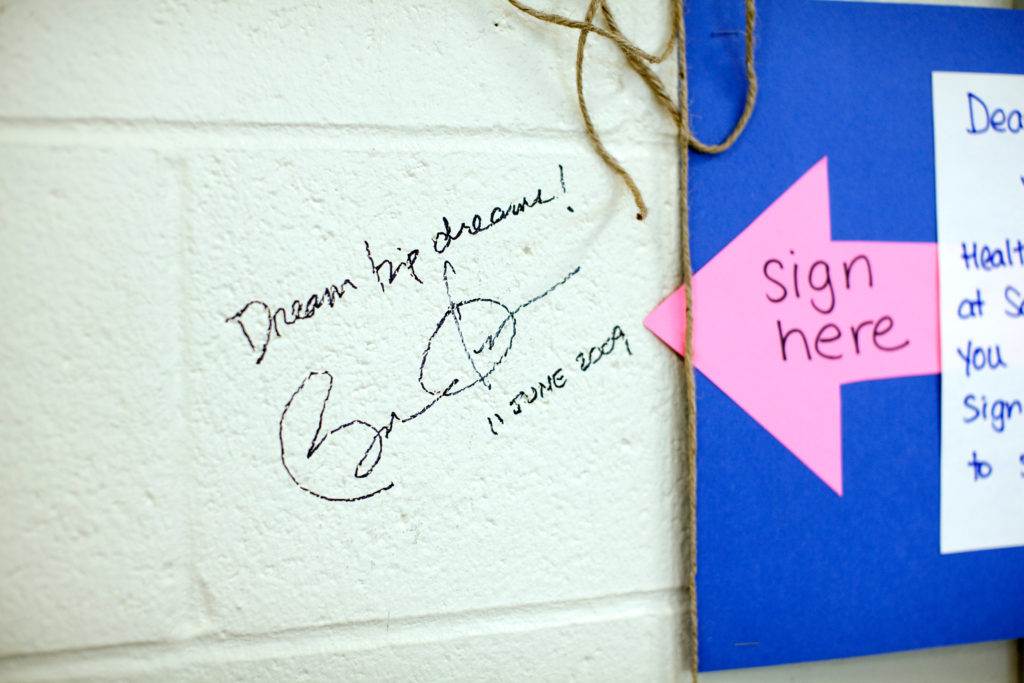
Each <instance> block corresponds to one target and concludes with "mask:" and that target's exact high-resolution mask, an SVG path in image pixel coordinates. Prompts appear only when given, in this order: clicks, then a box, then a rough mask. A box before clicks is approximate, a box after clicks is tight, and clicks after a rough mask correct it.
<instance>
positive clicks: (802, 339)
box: [644, 158, 939, 495]
mask: <svg viewBox="0 0 1024 683" xmlns="http://www.w3.org/2000/svg"><path fill="white" fill-rule="evenodd" d="M693 299H694V301H693V319H694V356H693V360H694V365H696V367H697V368H698V369H699V370H700V371H701V372H702V373H704V374H705V375H706V376H707V377H708V378H709V379H710V380H711V381H712V382H714V383H715V384H716V385H717V386H718V387H719V388H720V389H721V390H722V391H723V392H725V393H726V394H727V395H728V396H729V397H730V398H731V399H732V400H733V401H735V402H736V403H737V405H739V406H740V407H741V408H743V410H745V411H746V412H747V413H748V414H749V415H750V416H751V417H752V418H753V419H754V420H756V421H757V422H758V423H759V424H760V425H761V426H762V427H764V428H765V429H766V430H768V432H769V433H770V434H771V435H772V436H774V437H775V438H776V439H778V441H779V442H780V443H781V444H782V445H783V446H785V447H786V448H787V449H789V450H790V451H791V452H792V453H793V455H795V456H796V457H797V458H799V459H800V461H801V462H803V463H804V465H806V466H807V467H808V468H809V469H810V470H811V471H812V472H814V474H816V475H817V476H818V477H819V478H820V479H821V480H822V481H824V482H825V483H826V484H827V485H828V486H829V487H831V488H832V490H834V491H835V492H836V493H837V494H839V495H842V494H843V467H842V425H841V418H842V410H841V407H840V390H839V387H840V385H842V384H848V383H852V382H863V381H867V380H873V379H887V378H893V377H911V376H914V375H930V374H935V373H937V372H939V311H938V260H937V251H936V246H935V244H928V243H912V242H834V241H832V224H831V219H830V216H829V195H828V159H827V158H823V159H821V161H819V162H818V163H816V164H815V165H814V166H813V167H812V168H811V169H810V170H809V171H807V172H806V173H805V174H804V175H803V176H802V177H801V178H800V179H799V180H797V181H796V182H795V183H794V184H793V185H792V186H791V187H790V188H789V189H788V190H786V191H785V192H784V193H783V194H782V196H780V197H779V198H778V199H776V200H775V202H774V203H772V205H771V206H769V207H768V208H767V209H765V210H764V213H762V214H761V215H760V216H758V217H757V219H756V220H755V221H754V222H753V223H751V224H750V225H749V226H748V227H747V228H746V229H745V230H744V231H743V232H742V233H740V234H739V235H738V236H737V237H736V239H734V240H733V241H732V242H731V243H729V245H728V246H726V247H725V249H723V250H722V251H721V252H719V253H718V254H717V255H716V256H715V257H714V258H713V259H711V261H709V262H708V263H707V265H705V266H704V267H703V268H701V269H700V271H699V272H698V273H697V274H696V275H695V276H694V279H693ZM684 301H685V296H684V289H683V288H682V287H680V288H679V289H677V290H676V291H675V292H673V293H672V294H671V295H670V296H669V297H668V298H667V299H665V301H663V302H662V303H661V304H659V305H658V307H657V308H655V309H654V310H653V311H651V313H650V314H649V315H648V316H647V318H646V319H645V320H644V325H645V326H646V327H647V328H648V329H649V330H650V331H651V332H653V333H654V334H655V335H657V336H658V337H659V338H660V339H661V340H662V341H664V342H665V343H666V344H668V345H669V346H670V347H671V348H673V349H675V351H676V352H678V353H680V354H682V353H683V352H684V349H683V343H684V338H685V320H684V316H683V311H684V305H685V304H684Z"/></svg>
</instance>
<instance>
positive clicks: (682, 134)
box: [508, 0, 757, 681]
mask: <svg viewBox="0 0 1024 683" xmlns="http://www.w3.org/2000/svg"><path fill="white" fill-rule="evenodd" d="M508 2H509V4H511V5H512V6H513V7H515V8H516V9H518V10H519V11H521V12H523V13H525V14H528V15H530V16H531V17H533V18H535V19H539V20H540V21H543V22H546V23H549V24H555V25H557V26H564V27H566V28H571V29H575V30H577V31H579V32H580V35H579V40H578V42H577V44H576V99H577V102H578V103H579V108H580V116H581V117H582V119H583V129H584V132H585V133H586V136H587V139H588V140H589V141H590V144H591V146H592V147H593V148H594V151H595V152H596V153H597V155H598V156H599V157H601V160H602V161H604V163H605V164H606V165H607V166H608V167H609V168H610V169H611V170H612V171H614V172H615V174H616V175H618V176H619V178H621V179H622V182H623V183H625V185H626V187H627V188H629V191H630V193H631V194H632V195H633V201H634V202H635V203H636V208H637V214H636V217H637V219H638V220H643V219H644V218H646V217H647V204H646V203H644V199H643V195H642V193H641V192H640V188H639V186H638V185H637V184H636V181H635V180H634V179H633V176H632V175H631V174H630V173H629V171H627V170H626V169H625V167H624V166H623V165H622V164H621V163H620V162H619V160H618V159H616V158H615V157H614V156H613V155H612V154H611V152H609V151H608V149H607V148H606V147H605V146H604V143H603V142H602V141H601V137H600V135H598V133H597V130H596V129H595V128H594V122H593V120H592V119H591V118H590V111H589V110H588V108H587V101H586V97H585V96H584V94H583V58H584V53H585V51H586V45H587V38H588V37H589V35H590V34H591V33H594V34H596V35H599V36H601V37H602V38H606V39H607V40H610V41H611V42H613V43H614V44H615V45H616V46H617V47H618V48H619V50H620V51H621V52H622V56H623V57H624V58H625V60H626V63H627V64H628V65H629V67H630V69H632V70H633V71H634V72H635V73H636V74H637V75H638V76H639V77H640V78H641V80H643V82H644V83H645V84H646V85H647V87H648V89H649V90H650V91H651V94H652V95H653V96H654V99H655V101H656V102H657V103H658V105H659V106H660V108H661V109H662V110H663V111H664V112H665V113H667V114H668V116H669V118H671V119H672V121H673V122H674V123H675V126H676V145H677V147H678V150H679V173H678V177H679V186H678V192H679V232H680V238H681V245H680V251H681V254H680V261H681V263H680V265H681V269H682V276H683V284H684V285H686V311H685V316H686V340H685V344H686V345H685V348H686V350H687V353H686V354H685V355H684V356H683V379H684V385H685V387H686V395H685V404H686V405H685V408H686V423H685V444H686V479H687V482H686V483H687V494H688V505H687V519H686V522H687V527H688V531H689V539H688V540H689V543H688V548H687V555H688V557H687V558H686V563H685V569H686V592H687V598H688V603H689V610H688V611H689V619H688V624H687V626H688V631H689V633H688V636H689V645H690V653H689V654H690V656H689V660H690V677H691V679H692V680H693V681H696V680H697V665H698V661H697V393H696V382H695V378H694V369H693V353H692V349H693V287H692V281H693V262H692V260H691V256H690V223H689V218H690V216H689V204H688V201H687V187H688V179H689V151H688V150H689V149H693V150H695V151H697V152H700V153H702V154H720V153H722V152H724V151H725V150H727V149H729V148H730V147H732V145H733V143H735V142H736V140H737V139H739V136H740V135H741V134H742V133H743V130H744V128H746V126H747V122H748V121H750V116H751V114H753V112H754V103H755V102H756V101H757V71H756V69H755V68H754V24H755V20H756V8H755V0H744V3H745V9H746V21H745V24H746V26H745V31H744V35H745V39H746V40H745V58H744V59H745V66H746V79H747V93H746V99H745V101H744V103H743V111H742V112H741V113H740V116H739V118H738V119H737V120H736V124H735V125H734V126H733V129H732V131H731V132H730V133H729V134H728V135H727V136H726V137H725V139H724V140H722V141H721V142H720V143H718V144H707V143H705V142H702V141H701V140H699V139H698V138H697V136H696V135H694V133H693V131H692V130H691V129H690V116H689V104H688V102H689V95H688V87H687V85H688V84H687V76H686V26H685V22H684V19H683V6H682V5H683V0H669V3H668V4H669V24H670V26H671V31H670V35H669V37H668V39H667V40H666V42H665V45H664V47H663V48H662V49H661V50H660V51H659V52H658V53H657V54H651V53H649V52H646V51H645V50H642V49H640V48H639V47H637V45H636V44H634V43H633V42H632V41H630V40H629V39H628V38H626V37H625V36H624V35H623V34H622V31H621V30H620V29H619V26H618V23H617V22H616V21H615V16H614V14H613V13H612V11H611V8H609V7H608V4H607V0H589V4H588V5H587V11H586V14H585V15H584V19H583V21H576V20H574V19H569V18H568V17H563V16H561V15H558V14H551V13H549V12H542V11H540V10H537V9H534V8H532V7H529V6H527V5H524V4H522V2H520V1H519V0H508ZM598 12H600V13H601V18H602V20H603V21H604V24H605V26H604V27H602V26H599V25H597V24H595V23H594V18H595V17H596V16H597V13H598ZM673 48H675V53H676V60H677V62H678V68H679V73H678V83H677V93H676V101H673V99H672V97H671V96H669V94H668V92H666V90H665V87H664V85H663V84H662V82H661V79H659V78H658V76H657V75H656V74H655V73H654V71H653V70H652V69H651V65H655V64H660V63H662V62H663V61H665V59H667V58H668V56H669V55H670V54H672V51H673Z"/></svg>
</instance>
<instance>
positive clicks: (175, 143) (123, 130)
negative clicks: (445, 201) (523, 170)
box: [0, 116, 674, 148]
mask: <svg viewBox="0 0 1024 683" xmlns="http://www.w3.org/2000/svg"><path fill="white" fill-rule="evenodd" d="M602 136H603V138H604V139H605V140H606V142H608V144H611V145H628V144H638V145H651V144H658V145H661V144H664V143H665V142H666V141H669V140H672V139H674V137H673V133H672V132H671V130H670V129H669V128H668V127H664V128H663V129H662V128H658V129H653V130H650V131H647V132H646V134H642V135H636V134H632V133H630V132H629V131H623V130H621V126H620V127H614V126H613V127H610V128H608V129H607V130H605V131H603V132H602ZM495 138H508V139H512V140H516V141H524V140H527V141H536V142H538V143H540V144H545V145H549V144H552V143H565V144H571V145H573V146H581V145H582V146H585V143H584V142H583V140H582V138H581V132H580V131H579V130H577V129H575V128H566V129H563V128H552V127H545V126H538V127H533V128H526V127H524V128H512V127H507V126H490V127H481V126H470V127H457V126H448V125H443V124H439V125H429V126H396V125H387V124H362V123H316V122H295V123H285V122H259V121H195V122H192V121H179V120H162V119H115V118H101V117H97V118H67V119H40V118H19V117H2V116H0V141H4V142H9V143H19V142H27V143H30V144H40V145H51V146H52V145H54V144H78V145H83V146H117V145H140V146H147V147H165V148H177V147H190V146H195V147H208V146H212V147H223V146H239V143H247V144H243V145H241V146H256V147H261V146H275V145H268V141H269V140H281V139H284V140H315V141H317V142H318V143H322V142H323V141H324V140H325V139H334V140H339V141H342V140H344V141H355V142H359V143H361V146H364V147H365V146H371V147H372V143H373V141H375V140H426V141H432V142H444V143H457V142H459V141H470V142H472V141H487V142H491V143H493V141H494V139H495ZM368 141H369V142H368Z"/></svg>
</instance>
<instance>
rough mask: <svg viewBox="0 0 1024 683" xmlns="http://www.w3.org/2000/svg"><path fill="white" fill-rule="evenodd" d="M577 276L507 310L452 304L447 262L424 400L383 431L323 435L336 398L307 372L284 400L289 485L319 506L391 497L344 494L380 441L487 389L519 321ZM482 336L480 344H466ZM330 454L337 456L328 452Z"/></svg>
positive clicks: (424, 367) (369, 467) (496, 305)
mask: <svg viewBox="0 0 1024 683" xmlns="http://www.w3.org/2000/svg"><path fill="white" fill-rule="evenodd" d="M579 272H580V268H579V267H576V268H574V269H573V270H571V271H570V272H569V273H568V274H567V275H566V276H565V277H563V278H562V279H561V280H559V281H558V282H556V283H554V284H553V285H551V286H550V287H548V288H547V289H545V290H544V291H543V292H541V293H540V294H538V295H537V296H534V297H532V298H531V299H528V300H527V301H525V302H523V303H521V304H519V305H518V306H516V307H515V308H512V307H510V306H508V305H506V304H504V303H502V302H501V301H499V300H497V299H492V298H486V297H472V298H468V299H462V300H458V301H456V300H454V299H453V297H452V293H451V286H450V275H454V274H455V268H454V266H452V264H451V263H450V262H448V261H445V262H444V265H443V267H442V274H441V280H442V282H443V284H444V288H445V293H446V295H447V299H448V307H447V308H446V309H445V311H444V314H443V315H442V316H441V318H440V319H439V320H438V322H437V324H436V325H435V326H434V329H433V332H432V333H431V335H430V338H429V339H428V340H427V342H426V346H425V347H424V349H423V353H422V356H421V357H420V366H419V376H418V378H417V379H418V382H419V386H420V389H421V390H422V391H423V393H424V394H426V396H427V398H426V400H425V401H424V402H423V403H422V404H420V405H419V407H417V408H416V409H414V410H412V411H411V412H408V413H406V414H404V415H403V414H401V413H399V412H398V411H397V410H391V411H390V415H389V416H388V418H387V419H386V420H384V422H383V423H381V424H375V423H374V422H371V421H370V420H369V419H364V418H355V419H351V420H347V421H345V422H342V423H341V424H338V425H337V426H334V427H329V426H325V414H326V413H327V412H328V408H329V403H330V401H331V394H332V391H333V390H334V377H333V375H331V373H330V372H328V371H326V370H320V371H315V372H310V373H309V374H308V375H307V376H306V377H305V379H303V380H302V383H301V384H300V385H299V387H298V388H297V389H296V390H295V392H294V393H293V394H292V395H291V397H290V398H289V399H288V402H287V403H286V404H285V406H284V411H283V412H282V413H281V420H280V423H279V431H278V437H279V443H280V447H281V464H282V465H283V467H284V469H285V472H287V473H288V477H289V478H290V479H291V481H292V483H294V484H295V485H296V486H297V487H299V488H300V489H302V490H303V491H305V492H306V493H309V494H310V495H313V496H316V497H317V498H321V499H323V500H328V501H339V502H340V501H343V502H354V501H359V500H366V499H368V498H372V497H374V496H376V495H378V494H380V493H383V492H384V491H388V490H390V489H391V488H392V487H393V486H394V482H393V481H390V482H387V483H385V484H383V485H381V484H380V483H379V482H377V483H372V482H367V483H366V485H365V487H364V488H363V490H361V491H360V492H358V493H351V492H346V491H345V490H344V489H346V488H347V487H348V486H349V485H350V484H351V483H352V480H355V481H356V482H360V483H361V482H363V481H364V480H368V479H369V478H370V477H371V475H372V474H373V472H374V470H375V469H376V467H377V465H378V464H379V463H380V461H381V459H382V458H383V456H384V447H385V443H386V441H387V440H388V439H389V438H390V437H391V435H392V434H393V433H394V431H395V429H397V428H398V427H399V426H401V425H407V424H409V423H411V422H413V421H414V420H417V419H419V418H420V417H422V416H423V415H425V414H427V413H428V412H429V411H431V410H432V409H433V408H434V407H435V406H437V405H439V404H440V403H441V402H442V401H444V400H445V399H448V398H452V397H454V396H457V395H459V394H461V393H463V392H465V391H468V390H469V389H472V388H473V387H475V386H478V385H481V384H482V385H484V386H485V387H486V388H490V384H489V383H488V379H489V378H490V377H491V375H493V374H494V373H495V372H496V371H497V369H498V367H499V366H500V365H501V364H502V362H503V361H504V360H505V359H506V358H507V357H508V355H509V353H510V352H511V351H512V348H513V343H514V341H515V337H516V333H517V329H518V327H517V326H518V324H519V323H518V317H517V316H518V315H519V314H520V313H522V312H523V311H524V310H525V309H526V308H528V307H529V306H532V305H533V304H535V303H537V302H539V301H541V300H543V299H544V298H545V297H547V296H548V295H550V294H551V293H552V292H554V291H555V290H556V289H558V288H559V287H561V286H563V285H565V284H566V283H567V282H568V281H569V280H571V279H572V278H573V277H575V276H576V275H577V274H578V273H579ZM481 336H482V337H483V338H484V341H483V343H481V344H474V343H472V342H474V341H476V340H477V339H478V338H480V337H481ZM332 446H337V448H329V447H332ZM314 456H315V458H314ZM339 459H340V460H352V459H354V460H356V464H355V467H354V469H353V470H351V476H349V475H348V474H346V472H347V470H345V469H344V466H342V465H340V464H339V463H338V462H337V460H339ZM325 470H326V472H325ZM339 473H340V474H339ZM311 480H315V481H311Z"/></svg>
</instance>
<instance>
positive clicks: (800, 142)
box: [687, 0, 1024, 670]
mask: <svg viewBox="0 0 1024 683" xmlns="http://www.w3.org/2000/svg"><path fill="white" fill-rule="evenodd" d="M758 11H759V16H758V28H757V41H758V42H757V53H756V54H757V66H758V74H759V77H760V83H761V89H760V96H759V99H758V103H757V109H756V111H755V114H754V117H753V119H752V121H751V123H750V126H749V127H748V128H747V131H746V132H745V134H744V135H743V136H742V137H741V139H740V140H739V142H738V143H737V144H736V146H735V147H734V148H733V149H732V150H730V151H729V152H727V153H726V154H724V155H722V156H718V157H702V156H701V155H697V154H692V155H691V159H692V166H691V169H692V170H691V177H690V207H691V226H692V235H693V238H692V239H693V249H694V263H695V265H696V266H697V267H700V266H701V265H703V264H704V263H706V262H707V261H708V260H709V259H711V258H712V257H713V256H714V255H715V254H717V253H718V252H719V251H720V250H721V249H722V248H723V247H725V246H726V245H727V244H728V243H729V242H730V241H731V240H732V239H733V238H734V237H736V235H737V234H739V232H740V231H742V230H743V229H744V228H745V227H746V226H747V225H749V224H750V223H751V221H753V220H754V218H756V217H757V216H758V215H759V214H760V213H761V212H762V211H763V210H764V209H765V208H766V207H767V206H768V205H769V204H771V203H772V201H773V200H774V199H776V198H777V197H778V196H779V195H780V194H782V192H783V191H784V190H786V189H787V188H788V187H789V186H790V185H791V184H792V183H793V182H794V181H795V180H796V179H797V178H799V177H800V176H801V175H802V174H803V173H804V172H805V171H806V170H807V169H808V168H810V167H811V166H813V165H814V163H815V162H817V161H818V160H819V159H821V158H822V157H825V156H827V157H828V159H829V175H830V191H831V203H832V204H831V205H832V229H833V236H834V238H835V239H839V240H882V241H917V242H934V241H935V239H936V224H935V214H936V210H935V173H934V143H933V130H932V100H931V73H932V72H933V71H981V72H993V73H1024V12H1014V11H1006V10H973V9H958V8H938V7H921V6H896V5H880V4H860V3H845V2H819V1H815V0H770V1H766V2H761V3H759V7H758ZM742 27H743V8H742V3H741V2H739V1H738V0H737V1H736V2H692V3H687V34H688V63H689V74H690V81H691V83H690V97H691V101H692V104H691V107H692V111H691V116H692V120H693V124H694V127H695V129H696V131H697V133H698V135H699V136H700V137H701V138H702V139H704V140H706V141H717V140H719V139H721V137H722V136H723V135H724V134H725V133H726V132H727V131H728V129H729V128H730V127H731V126H732V122H733V121H734V120H735V118H736V116H737V115H738V113H739V110H740V107H741V104H742V95H743V92H744V87H745V85H744V82H743V33H742ZM1021 162H1022V173H1024V159H1022V160H1021ZM697 401H698V410H699V415H698V429H699V432H698V433H699V445H698V508H697V509H698V534H697V540H698V572H699V573H698V577H697V587H698V591H697V594H698V609H699V616H700V642H699V647H700V665H701V669H702V670H715V669H727V668H734V667H749V666H761V665H768V664H779V663H785V662H797V661H805V660H816V659H826V658H834V657H848V656H854V655H866V654H873V653H879V652H887V651H893V650H904V649H913V648H921V647H931V646H939V645H947V644H954V643H964V642H972V641H984V640H996V639H1007V638H1015V637H1021V636H1024V548H1011V549H1004V550H989V551H981V552H968V553H960V554H953V555H941V554H940V553H939V376H938V375H933V376H926V377H916V378H910V379H894V380H885V381H876V382H867V383H862V384H853V385H848V386H845V387H844V388H843V393H842V424H843V480H844V495H843V496H841V497H840V496H838V495H836V494H835V493H834V492H833V491H831V490H830V489H829V488H828V487H827V486H825V485H824V484H823V483H822V481H821V480H820V479H818V478H817V477H816V476H815V475H814V474H812V473H811V472H810V471H809V470H808V469H807V468H806V467H804V466H803V465H802V464H801V463H800V461H798V460H797V459H796V458H795V457H793V455H791V454H790V453H789V452H788V451H787V450H786V449H785V448H784V447H783V446H781V445H780V444H779V443H778V442H777V441H776V440H775V439H774V438H773V437H772V436H771V435H769V434H768V433H767V432H766V431H765V430H764V429H762V428H761V427H760V426H759V425H758V424H757V423H755V422H754V421H753V420H752V419H751V418H750V417H749V416H748V415H747V414H746V413H744V412H743V410H742V409H740V408H739V407H738V406H737V405H736V404H735V403H733V401H732V400H730V399H729V398H728V397H727V396H726V395H725V394H724V393H722V392H721V391H720V390H719V389H718V388H717V387H716V386H715V385H713V384H712V383H711V382H710V381H708V380H707V378H706V377H704V376H699V377H698V384H697ZM1022 495H1024V493H1022Z"/></svg>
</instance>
